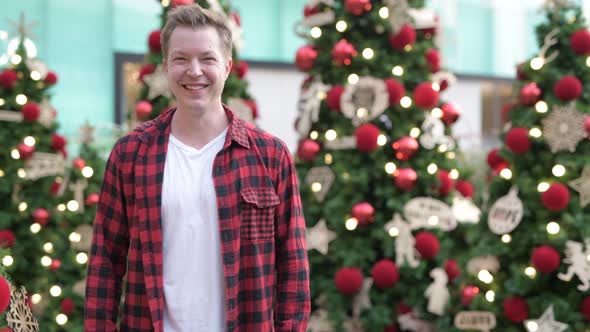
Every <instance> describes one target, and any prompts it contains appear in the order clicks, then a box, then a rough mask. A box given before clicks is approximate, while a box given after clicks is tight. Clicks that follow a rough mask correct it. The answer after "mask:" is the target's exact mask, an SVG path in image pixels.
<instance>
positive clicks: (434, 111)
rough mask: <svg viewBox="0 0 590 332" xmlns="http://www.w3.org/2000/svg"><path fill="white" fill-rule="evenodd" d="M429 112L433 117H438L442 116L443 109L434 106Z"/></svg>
mask: <svg viewBox="0 0 590 332" xmlns="http://www.w3.org/2000/svg"><path fill="white" fill-rule="evenodd" d="M430 114H432V116H433V117H435V118H438V119H440V118H442V116H443V111H442V110H441V109H440V108H438V107H435V108H433V109H432V111H431V112H430Z"/></svg>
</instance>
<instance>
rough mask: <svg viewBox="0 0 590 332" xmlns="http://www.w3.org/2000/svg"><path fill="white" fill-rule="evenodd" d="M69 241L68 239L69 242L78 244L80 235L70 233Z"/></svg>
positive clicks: (80, 238)
mask: <svg viewBox="0 0 590 332" xmlns="http://www.w3.org/2000/svg"><path fill="white" fill-rule="evenodd" d="M69 239H70V242H75V243H78V242H80V240H82V235H80V233H77V232H71V233H70V236H69Z"/></svg>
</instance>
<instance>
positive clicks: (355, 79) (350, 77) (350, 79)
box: [348, 74, 359, 85]
mask: <svg viewBox="0 0 590 332" xmlns="http://www.w3.org/2000/svg"><path fill="white" fill-rule="evenodd" d="M358 81H359V75H357V74H350V75H348V84H353V85H354V84H357V83H358Z"/></svg>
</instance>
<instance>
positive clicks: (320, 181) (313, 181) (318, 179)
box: [305, 166, 335, 202]
mask: <svg viewBox="0 0 590 332" xmlns="http://www.w3.org/2000/svg"><path fill="white" fill-rule="evenodd" d="M334 179H335V176H334V172H332V169H331V168H330V167H328V166H319V167H313V168H311V169H310V170H309V171H308V172H307V174H306V175H305V183H307V184H308V185H310V186H311V187H312V192H313V194H314V196H315V198H316V199H317V200H318V202H323V201H324V199H325V198H326V195H327V194H328V192H329V191H330V188H331V187H332V184H333V183H334ZM318 189H319V190H318Z"/></svg>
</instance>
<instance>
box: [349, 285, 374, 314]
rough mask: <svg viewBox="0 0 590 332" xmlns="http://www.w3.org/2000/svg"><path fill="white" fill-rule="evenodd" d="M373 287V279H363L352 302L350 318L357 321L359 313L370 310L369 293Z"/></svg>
mask: <svg viewBox="0 0 590 332" xmlns="http://www.w3.org/2000/svg"><path fill="white" fill-rule="evenodd" d="M371 287H373V278H365V280H363V287H362V288H361V290H360V292H358V294H356V295H355V296H354V298H353V300H352V317H353V318H355V319H358V318H360V317H361V312H362V311H363V310H364V309H371V307H372V304H371V298H370V297H369V291H370V290H371Z"/></svg>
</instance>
